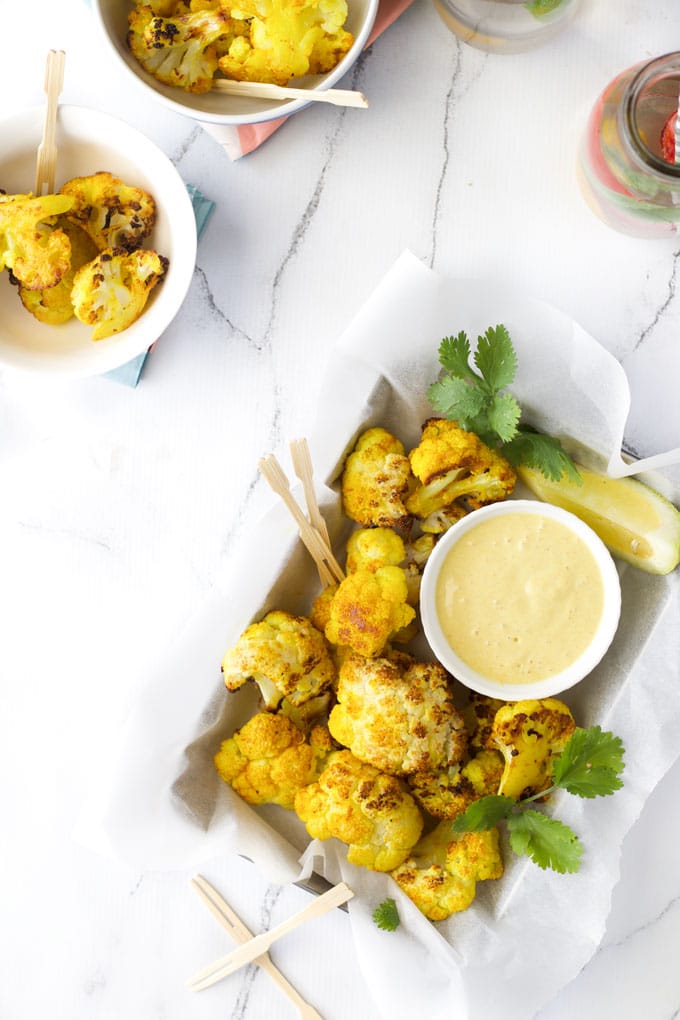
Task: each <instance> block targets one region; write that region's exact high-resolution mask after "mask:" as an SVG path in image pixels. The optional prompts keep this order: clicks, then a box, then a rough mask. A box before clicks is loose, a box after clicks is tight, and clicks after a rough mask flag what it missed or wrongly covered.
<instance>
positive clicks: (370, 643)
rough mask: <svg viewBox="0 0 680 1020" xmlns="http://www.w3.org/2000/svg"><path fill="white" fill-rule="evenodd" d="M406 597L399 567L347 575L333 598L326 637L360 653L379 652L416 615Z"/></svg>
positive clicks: (370, 653)
mask: <svg viewBox="0 0 680 1020" xmlns="http://www.w3.org/2000/svg"><path fill="white" fill-rule="evenodd" d="M407 598H408V586H407V584H406V575H405V574H404V571H403V570H401V569H400V567H379V568H378V569H377V570H375V571H370V570H359V571H357V572H356V573H355V574H348V575H347V577H346V578H345V579H344V581H341V582H340V584H339V585H338V589H337V591H336V592H335V595H334V596H333V599H332V601H331V604H330V610H329V618H328V623H327V624H326V630H325V634H326V638H327V639H328V640H329V641H330V642H331V643H332V644H334V645H348V646H349V647H350V648H351V649H352V650H353V651H355V652H357V653H358V654H359V655H366V656H373V655H380V653H381V652H382V651H383V649H384V648H385V645H386V644H387V642H388V641H389V640H390V639H391V638H394V637H395V636H396V635H397V634H398V632H399V631H400V630H402V628H404V627H406V626H407V625H408V624H409V623H410V622H411V620H413V619H414V617H415V615H416V614H415V610H414V609H413V607H412V606H409V605H408V604H407V602H406V599H407Z"/></svg>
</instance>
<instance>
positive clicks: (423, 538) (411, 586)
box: [403, 535, 435, 606]
mask: <svg viewBox="0 0 680 1020" xmlns="http://www.w3.org/2000/svg"><path fill="white" fill-rule="evenodd" d="M434 543H435V537H434V535H419V536H418V538H416V539H414V540H413V541H412V542H408V543H407V544H406V557H405V562H404V564H403V570H404V573H405V575H406V585H407V587H408V604H409V605H410V606H418V604H419V602H420V582H421V580H422V577H423V571H424V569H425V564H426V563H427V561H428V559H429V556H430V553H431V552H432V550H433V549H434Z"/></svg>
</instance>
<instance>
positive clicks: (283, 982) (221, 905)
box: [191, 875, 322, 1020]
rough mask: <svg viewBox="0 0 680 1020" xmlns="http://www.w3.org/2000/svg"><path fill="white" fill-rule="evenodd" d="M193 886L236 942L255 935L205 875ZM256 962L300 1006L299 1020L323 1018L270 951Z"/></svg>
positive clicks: (192, 880) (246, 939)
mask: <svg viewBox="0 0 680 1020" xmlns="http://www.w3.org/2000/svg"><path fill="white" fill-rule="evenodd" d="M191 885H192V886H193V888H194V889H195V891H196V892H197V893H198V895H199V896H200V898H201V899H202V900H203V902H204V903H205V905H206V907H207V908H208V910H209V911H210V912H211V913H212V915H213V916H214V917H216V918H217V920H218V921H219V923H220V924H221V925H222V927H223V928H224V929H225V931H228V932H229V934H230V935H231V937H232V938H233V939H234V941H235V942H239V943H241V945H243V944H244V943H246V942H249V941H250V939H252V938H254V936H253V934H252V933H251V932H250V931H248V929H247V928H246V926H245V924H244V923H243V921H242V920H241V918H240V917H239V916H238V914H236V913H234V911H233V910H232V908H231V907H230V906H229V904H228V903H227V901H226V900H225V899H224V898H223V897H222V896H220V894H219V893H218V891H217V889H215V888H214V887H213V886H212V885H210V883H209V882H208V881H207V880H206V879H205V878H203V876H202V875H196V877H195V878H192V879H191ZM253 963H255V964H257V966H258V967H259V968H260V970H263V971H265V972H266V973H267V974H269V976H270V978H271V979H272V981H274V982H275V984H277V985H278V986H279V988H280V989H281V991H282V992H283V994H284V995H287V996H288V998H289V999H290V1001H291V1002H292V1003H293V1004H294V1005H295V1006H296V1007H297V1010H298V1014H299V1016H300V1020H322V1016H321V1014H320V1013H317V1011H316V1010H315V1009H314V1007H313V1006H310V1005H309V1003H308V1002H305V1000H304V999H303V998H302V996H301V995H300V993H299V992H298V991H296V990H295V988H293V986H292V985H291V983H290V981H288V979H287V978H285V977H284V976H283V974H282V973H281V971H280V970H279V969H278V968H277V967H276V966H275V965H274V964H273V963H272V961H271V959H270V958H269V956H268V954H267V953H263V954H262V956H258V957H257V958H256V959H255V960H253Z"/></svg>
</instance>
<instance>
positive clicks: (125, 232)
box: [60, 170, 156, 251]
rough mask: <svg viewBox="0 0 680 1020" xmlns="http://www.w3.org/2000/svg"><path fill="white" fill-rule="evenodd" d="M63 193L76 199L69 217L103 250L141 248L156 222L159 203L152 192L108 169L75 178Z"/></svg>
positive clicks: (62, 189)
mask: <svg viewBox="0 0 680 1020" xmlns="http://www.w3.org/2000/svg"><path fill="white" fill-rule="evenodd" d="M60 194H62V195H69V196H70V197H71V198H72V199H73V205H72V207H71V209H70V211H69V213H68V218H69V219H70V221H71V222H72V223H75V224H76V226H78V227H81V228H82V229H83V230H85V231H86V232H87V233H88V234H89V235H90V237H91V238H92V240H93V241H94V243H95V244H96V246H97V248H98V249H99V251H103V250H104V249H105V248H127V249H128V250H132V249H133V248H138V247H139V245H140V244H141V242H142V241H143V240H144V238H145V237H148V235H149V234H150V233H151V230H152V228H153V225H154V223H155V221H156V203H155V202H154V200H153V198H152V196H151V195H150V194H149V193H148V191H144V190H143V188H137V187H134V186H133V185H131V184H124V183H123V181H121V180H120V179H119V178H118V177H114V176H113V174H110V173H109V172H108V171H106V170H101V171H100V172H99V173H96V174H89V175H88V176H87V177H73V178H71V180H70V181H67V182H66V184H64V185H63V186H62V188H61V190H60Z"/></svg>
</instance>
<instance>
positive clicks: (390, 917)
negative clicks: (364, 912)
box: [372, 896, 400, 931]
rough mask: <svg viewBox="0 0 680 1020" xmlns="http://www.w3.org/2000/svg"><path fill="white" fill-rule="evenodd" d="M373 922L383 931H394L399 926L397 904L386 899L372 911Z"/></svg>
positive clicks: (390, 898) (389, 898)
mask: <svg viewBox="0 0 680 1020" xmlns="http://www.w3.org/2000/svg"><path fill="white" fill-rule="evenodd" d="M372 916H373V920H374V921H375V923H376V924H377V925H378V927H379V928H381V929H382V930H383V931H396V930H397V928H398V927H399V924H400V919H399V911H398V910H397V904H396V903H395V901H394V900H393V899H392V897H391V896H390V897H388V898H387V899H386V900H383V901H382V903H381V904H379V906H377V907H376V908H375V910H374V911H373V915H372Z"/></svg>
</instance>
